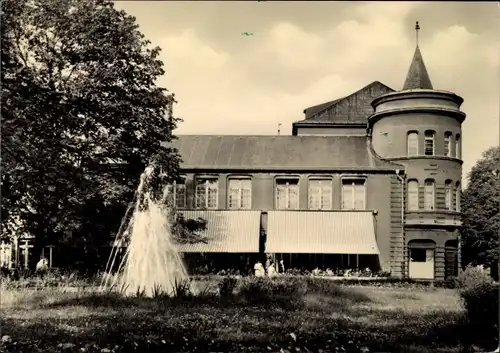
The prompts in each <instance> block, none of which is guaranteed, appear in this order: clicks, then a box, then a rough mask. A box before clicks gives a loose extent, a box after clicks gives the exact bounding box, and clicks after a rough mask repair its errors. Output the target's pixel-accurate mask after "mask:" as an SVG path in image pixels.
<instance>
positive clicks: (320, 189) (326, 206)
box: [309, 179, 332, 210]
mask: <svg viewBox="0 0 500 353" xmlns="http://www.w3.org/2000/svg"><path fill="white" fill-rule="evenodd" d="M331 208H332V180H331V179H310V180H309V209H311V210H330V209H331Z"/></svg>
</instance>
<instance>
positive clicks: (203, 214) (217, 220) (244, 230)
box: [178, 210, 261, 253]
mask: <svg viewBox="0 0 500 353" xmlns="http://www.w3.org/2000/svg"><path fill="white" fill-rule="evenodd" d="M179 212H182V214H183V215H184V218H185V219H194V220H196V219H198V218H202V219H203V220H205V221H206V222H207V229H206V230H205V231H204V232H203V233H202V234H201V236H202V238H203V239H204V240H206V243H196V244H180V245H178V248H179V251H180V252H191V253H192V252H200V253H201V252H204V253H208V252H210V253H215V252H217V253H218V252H225V253H257V252H259V237H260V215H261V212H260V211H239V210H238V211H201V210H200V211H179Z"/></svg>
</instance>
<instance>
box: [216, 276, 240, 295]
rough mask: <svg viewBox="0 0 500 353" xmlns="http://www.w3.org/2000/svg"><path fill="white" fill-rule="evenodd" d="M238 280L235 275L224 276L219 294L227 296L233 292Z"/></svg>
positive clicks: (220, 283) (220, 282)
mask: <svg viewBox="0 0 500 353" xmlns="http://www.w3.org/2000/svg"><path fill="white" fill-rule="evenodd" d="M237 282H238V280H237V279H236V278H235V277H224V278H223V279H222V280H221V281H219V294H220V296H221V297H227V296H230V295H232V294H233V291H234V288H235V287H236V283H237Z"/></svg>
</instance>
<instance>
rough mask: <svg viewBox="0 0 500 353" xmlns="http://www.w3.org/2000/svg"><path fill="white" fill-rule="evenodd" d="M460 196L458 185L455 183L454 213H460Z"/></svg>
mask: <svg viewBox="0 0 500 353" xmlns="http://www.w3.org/2000/svg"><path fill="white" fill-rule="evenodd" d="M460 195H461V189H460V183H459V182H457V184H456V186H455V211H457V212H460Z"/></svg>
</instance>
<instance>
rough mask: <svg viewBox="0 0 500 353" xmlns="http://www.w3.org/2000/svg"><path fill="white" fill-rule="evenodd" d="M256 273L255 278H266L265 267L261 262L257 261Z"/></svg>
mask: <svg viewBox="0 0 500 353" xmlns="http://www.w3.org/2000/svg"><path fill="white" fill-rule="evenodd" d="M253 269H254V271H255V276H256V277H264V276H265V275H266V271H265V270H264V266H263V265H262V263H261V262H260V261H257V263H256V264H255V266H254V267H253Z"/></svg>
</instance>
